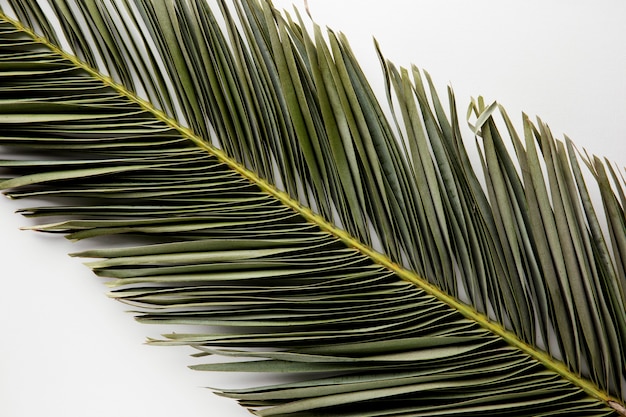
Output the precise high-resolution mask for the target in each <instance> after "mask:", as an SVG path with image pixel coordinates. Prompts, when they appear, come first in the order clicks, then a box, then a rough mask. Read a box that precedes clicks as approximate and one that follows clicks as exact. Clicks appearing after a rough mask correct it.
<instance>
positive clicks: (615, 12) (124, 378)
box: [0, 0, 626, 417]
mask: <svg viewBox="0 0 626 417" xmlns="http://www.w3.org/2000/svg"><path fill="white" fill-rule="evenodd" d="M274 4H275V5H276V6H278V7H289V8H291V4H292V2H291V1H289V0H281V1H278V0H275V1H274ZM296 5H297V6H298V7H301V6H302V0H298V1H297V2H296ZM309 6H310V10H311V12H312V14H313V17H314V18H315V20H316V21H317V22H318V23H320V24H322V25H327V26H329V27H331V28H333V29H335V30H338V31H343V32H345V33H346V34H347V35H348V38H349V39H350V40H351V42H352V45H353V48H354V49H355V50H356V52H357V55H358V56H359V58H360V59H362V61H363V62H364V63H366V64H365V67H366V71H367V73H368V74H369V75H370V76H371V79H372V80H374V81H373V82H374V83H377V84H379V86H381V84H380V83H378V80H379V79H380V78H379V71H378V62H377V58H376V56H375V54H374V51H373V47H372V41H371V39H372V36H375V37H376V38H377V39H378V40H379V42H380V44H381V46H382V49H383V51H384V52H385V54H386V56H387V57H388V58H391V59H392V60H393V61H395V62H396V63H398V64H400V65H409V64H410V63H415V64H416V65H418V66H419V67H421V68H425V69H427V70H428V71H429V72H430V73H431V75H432V76H433V78H434V80H435V82H436V83H437V84H438V85H440V86H441V91H442V92H443V91H444V88H445V87H446V85H447V84H451V85H452V86H453V87H454V88H455V91H456V94H457V100H458V102H459V105H460V107H461V109H460V114H464V113H465V108H466V106H467V103H468V101H469V97H470V96H478V95H484V96H486V98H487V100H488V101H491V100H496V99H497V100H498V101H499V102H500V103H502V104H503V105H505V106H506V108H507V110H508V111H509V114H511V115H514V116H515V117H516V118H518V119H519V114H520V113H521V111H522V110H523V111H526V112H527V113H529V114H531V115H540V116H541V117H542V119H543V120H544V121H546V122H548V123H549V124H550V126H551V127H552V129H553V131H554V132H555V133H556V134H559V135H560V134H561V133H566V134H567V135H568V136H570V137H571V138H572V139H573V140H574V142H575V143H577V144H578V145H579V146H582V147H586V148H587V149H588V150H589V151H590V152H592V153H597V154H599V155H601V156H608V157H609V158H610V159H611V160H613V161H616V162H617V163H618V164H619V165H620V166H622V167H623V166H625V165H626V141H625V134H626V127H624V121H625V120H626V82H625V81H624V75H625V74H626V49H625V45H626V24H624V22H625V21H626V3H624V2H623V1H618V0H614V1H608V0H596V1H594V2H591V1H571V0H570V1H565V0H558V1H557V0H550V1H546V0H542V1H539V0H532V1H529V0H526V1H515V2H514V1H508V0H507V1H496V0H491V1H487V0H473V1H467V0H432V1H430V0H429V1H426V0H385V1H380V0H376V1H374V0H309ZM379 91H382V90H379ZM24 204H26V205H29V204H33V203H32V202H29V203H21V202H20V203H16V202H12V201H8V200H6V199H0V262H1V265H2V266H1V267H2V269H1V275H0V277H1V281H0V282H1V285H2V287H1V289H0V331H1V335H0V415H1V416H6V417H31V416H38V415H47V416H67V417H74V416H81V417H82V416H88V417H90V416H151V417H160V416H168V417H171V416H177V417H181V416H189V417H192V416H193V417H195V416H203V417H206V416H226V417H231V416H232V417H237V416H247V415H249V414H248V412H246V411H245V410H243V409H241V408H239V406H237V405H236V404H235V403H234V402H232V401H230V400H226V399H221V398H219V397H217V396H214V395H212V394H211V393H210V392H209V391H208V390H206V389H203V388H201V387H205V386H216V385H218V386H219V385H220V384H221V385H224V384H226V385H228V384H229V383H230V382H229V381H230V380H232V377H231V376H228V375H226V376H224V375H220V374H206V373H201V372H194V371H191V370H188V369H187V368H186V366H187V365H189V364H190V363H192V362H191V359H190V358H189V357H188V356H187V354H188V353H191V351H189V350H187V349H185V348H181V349H175V348H158V347H150V346H146V345H143V344H142V342H143V341H144V340H145V337H146V336H157V335H158V333H159V329H154V328H152V327H149V326H145V325H140V324H137V323H136V322H134V321H133V320H132V318H131V316H130V315H129V314H127V313H125V307H124V306H123V305H122V304H119V303H116V302H114V301H112V300H110V299H108V298H107V297H106V296H105V293H106V288H105V287H104V286H103V285H102V282H101V281H100V280H99V279H98V278H96V277H94V276H93V275H91V273H90V272H89V271H88V270H87V268H86V267H84V266H83V265H82V264H81V261H80V260H78V259H74V258H69V257H68V256H67V255H66V254H67V253H69V252H73V251H77V250H79V249H80V247H77V246H76V245H75V244H71V243H69V242H67V241H65V240H64V239H62V238H59V237H58V236H42V235H40V234H37V233H33V232H26V231H19V230H18V228H19V227H21V226H27V225H28V224H29V222H28V220H25V219H23V218H21V217H19V216H17V215H14V214H12V211H14V210H15V209H17V208H18V207H20V206H21V205H24ZM162 331H166V330H162Z"/></svg>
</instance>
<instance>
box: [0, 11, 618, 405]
mask: <svg viewBox="0 0 626 417" xmlns="http://www.w3.org/2000/svg"><path fill="white" fill-rule="evenodd" d="M10 4H11V5H12V7H11V9H12V10H13V11H14V12H15V13H16V14H17V17H18V18H19V21H21V22H23V23H19V22H18V21H17V20H13V19H12V18H9V17H7V15H6V13H5V14H3V16H2V26H1V30H2V37H1V39H2V46H1V50H2V55H1V59H2V66H1V67H0V70H1V71H2V73H1V74H0V80H1V83H0V92H1V93H0V94H1V96H0V100H1V101H0V110H1V111H2V114H1V115H0V123H2V125H3V129H2V137H1V138H0V140H1V143H2V145H4V146H7V147H9V146H10V147H15V148H16V149H18V150H20V152H22V151H27V152H28V155H29V156H28V158H26V159H20V160H13V161H4V162H2V167H3V169H4V173H5V174H4V175H5V179H4V180H3V181H2V182H1V183H0V188H3V189H6V190H7V194H8V195H9V196H10V197H12V198H26V197H37V198H45V199H46V200H49V201H50V202H51V204H50V205H47V206H42V207H32V208H28V209H24V210H22V214H25V215H27V216H34V217H45V216H51V217H53V218H54V219H55V221H54V222H52V223H47V224H40V225H38V226H34V227H33V229H35V230H39V231H46V232H53V233H64V234H66V237H68V238H69V239H72V240H81V239H86V238H99V241H102V240H103V238H105V239H104V241H105V242H106V238H108V237H111V236H114V235H121V236H123V237H125V239H124V240H125V242H127V243H126V244H125V245H124V247H122V248H108V249H107V248H102V246H98V247H97V248H94V249H92V250H87V251H83V252H81V253H77V254H76V256H81V257H86V258H97V259H98V260H95V261H93V262H90V263H89V265H90V267H91V268H92V269H93V270H94V271H95V272H96V274H98V275H100V276H103V277H106V278H109V279H110V280H109V281H107V283H108V285H110V287H111V296H112V297H114V298H116V299H119V300H121V301H123V302H125V303H128V304H130V305H132V306H134V308H136V309H137V310H138V311H137V317H138V319H139V320H140V321H142V322H146V323H164V324H168V325H195V326H197V329H198V330H197V331H196V332H195V333H184V334H181V333H172V334H169V335H166V337H165V339H163V340H153V341H151V343H153V344H161V345H189V346H192V347H194V348H195V349H197V350H198V354H197V355H198V356H200V357H204V356H208V355H215V356H224V357H235V358H239V360H238V361H235V362H232V361H225V362H222V363H208V364H205V365H197V366H194V368H196V369H199V370H215V371H247V372H266V373H284V374H288V375H290V378H289V380H288V381H287V382H285V383H283V384H278V385H272V386H263V387H256V388H249V389H240V390H229V389H219V390H218V392H220V393H221V394H222V395H224V396H227V397H232V398H235V399H237V400H238V401H240V403H241V404H242V405H244V406H246V407H248V408H250V409H253V410H256V411H255V412H256V413H257V414H259V415H266V416H270V415H277V416H282V415H294V416H296V415H300V416H306V415H333V416H340V415H344V416H351V415H355V416H357V415H358V416H367V415H372V416H379V415H397V416H402V415H407V416H408V415H423V416H428V415H450V414H455V415H457V414H458V415H468V416H471V415H501V414H502V413H505V412H506V413H512V414H513V415H520V416H522V415H533V416H538V415H541V416H548V415H559V414H575V415H589V416H601V415H616V414H617V413H624V409H623V406H622V405H620V404H623V403H624V398H625V396H624V388H623V385H624V377H625V371H626V368H625V366H624V360H625V359H626V358H625V357H624V355H625V352H626V349H624V347H625V345H626V314H625V309H624V303H625V302H626V296H625V294H626V269H625V267H624V259H626V243H625V242H626V226H625V225H626V216H625V214H624V207H625V202H624V200H625V198H624V186H625V183H624V180H623V177H622V176H621V174H620V171H619V170H617V169H616V168H615V167H613V166H612V165H611V164H610V163H608V162H606V161H605V162H603V161H602V160H600V159H599V158H596V157H590V156H588V155H586V154H585V155H582V156H581V155H579V153H578V152H577V151H576V149H575V147H574V146H573V144H572V143H571V142H570V141H569V140H566V141H565V142H561V141H558V140H555V139H554V138H553V137H552V134H551V132H550V130H549V129H548V127H547V126H546V125H545V123H543V122H542V121H541V120H538V122H537V124H533V123H532V122H531V121H530V120H529V119H528V118H527V117H526V118H525V119H524V121H523V126H524V132H523V134H522V136H519V135H518V133H517V132H516V131H515V129H514V128H513V124H512V123H511V121H510V120H509V118H508V116H507V115H506V113H505V112H504V110H503V109H501V108H499V107H498V106H497V105H496V104H495V103H494V104H492V105H490V106H487V105H485V103H483V102H482V100H479V101H478V102H476V103H472V105H471V106H470V109H469V117H470V118H471V119H473V118H474V117H475V119H476V121H475V122H472V127H473V129H474V132H475V134H476V135H477V140H478V141H479V151H480V156H481V159H480V162H479V163H481V164H482V173H483V175H484V178H483V179H482V180H481V178H479V175H480V171H481V170H479V169H475V168H474V165H473V164H472V162H471V158H470V156H469V154H468V151H467V149H466V147H465V145H464V143H463V141H462V138H461V130H460V122H459V120H458V113H457V109H456V104H455V98H454V95H453V93H452V91H449V92H448V102H449V106H448V109H446V108H444V104H443V102H442V101H441V100H440V98H439V97H438V95H437V92H436V89H435V86H434V83H433V82H432V81H431V79H430V77H429V75H428V74H426V73H424V72H422V71H420V70H418V69H417V68H409V69H405V68H397V67H396V66H394V65H393V64H392V63H390V62H388V61H386V60H385V59H384V58H383V57H382V55H381V63H382V66H383V69H384V72H385V76H386V81H387V87H388V97H389V99H390V104H391V108H392V109H394V110H395V113H394V114H393V117H392V121H390V120H389V118H388V117H387V116H386V113H385V111H384V110H383V108H382V106H381V105H380V104H379V102H378V101H377V99H376V98H375V96H374V94H373V92H372V90H371V88H370V87H369V84H368V82H367V80H366V79H365V76H364V75H363V72H362V71H361V69H360V67H359V64H358V62H357V61H356V59H355V57H354V54H353V53H352V52H351V49H350V46H349V44H348V42H347V40H346V39H345V37H343V36H342V35H337V34H335V33H334V32H332V31H328V32H326V33H323V32H322V30H321V29H320V28H319V27H317V26H313V27H312V28H311V30H310V31H308V30H306V28H305V27H306V25H305V23H304V22H303V21H302V19H301V18H300V16H299V15H297V14H296V16H295V17H291V16H289V15H286V14H285V15H281V14H280V13H278V12H277V11H275V10H274V9H273V8H272V7H271V5H270V4H268V3H265V2H256V1H253V0H249V1H248V0H246V1H234V2H232V3H228V4H227V3H226V2H224V1H219V2H218V4H217V5H216V8H215V10H213V9H212V8H210V7H209V6H208V5H206V4H205V3H203V2H183V1H155V2H150V1H141V0H137V1H132V2H131V1H123V2H118V3H110V2H99V1H84V2H74V1H69V0H68V1H65V0H62V1H55V2H50V4H49V5H50V7H51V8H52V10H53V11H54V16H55V18H56V19H58V21H59V22H60V24H59V25H58V26H57V25H55V23H54V19H49V16H50V14H48V13H45V12H43V11H42V9H41V8H40V6H39V5H38V3H34V2H20V1H12V2H10ZM218 10H219V13H218V12H217V11H218ZM7 13H8V12H7ZM28 27H32V28H34V29H33V30H36V31H39V32H40V33H42V34H43V35H44V36H45V38H42V37H39V36H38V35H35V34H34V32H33V30H31V29H29V28H28ZM63 42H67V43H68V44H69V45H70V48H71V49H72V51H71V53H70V52H64V51H62V50H61V49H59V48H58V47H57V46H55V44H57V45H58V44H62V43H63ZM105 73H106V74H109V75H110V77H109V76H105V75H102V74H105ZM141 96H145V97H146V98H147V99H148V100H149V101H146V100H145V99H142V98H140V97H141ZM496 113H500V114H501V116H502V117H503V121H504V130H502V129H501V128H500V129H499V128H498V126H497V124H496V120H495V115H496ZM186 126H188V127H186ZM396 127H397V129H396ZM501 132H506V135H504V134H503V133H501ZM506 136H508V137H509V138H510V144H507V143H506ZM508 149H513V150H514V153H515V159H516V160H514V159H513V157H512V156H511V154H510V152H509V151H508ZM581 162H582V163H581ZM584 166H586V167H587V168H588V170H589V172H590V174H591V176H593V177H594V178H595V179H596V181H597V184H598V186H599V189H600V192H601V195H602V202H603V207H604V211H605V212H606V218H607V219H608V222H607V224H606V225H602V223H601V222H600V220H599V216H598V215H597V213H596V208H595V207H594V206H593V204H592V203H591V198H590V197H589V191H588V189H587V185H586V183H585V179H584V178H585V175H586V174H585V173H584V172H583V170H582V168H583V167H584ZM482 184H484V185H482ZM281 189H282V190H284V191H281ZM603 227H606V228H607V230H608V235H609V237H610V239H609V241H607V240H606V239H605V237H604V233H603V231H602V228H603ZM372 248H375V249H372Z"/></svg>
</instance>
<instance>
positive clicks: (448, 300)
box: [0, 10, 626, 416]
mask: <svg viewBox="0 0 626 417" xmlns="http://www.w3.org/2000/svg"><path fill="white" fill-rule="evenodd" d="M0 19H2V20H5V21H6V22H8V23H10V24H12V25H13V26H14V27H15V28H16V29H17V30H19V31H21V32H23V33H25V34H26V35H28V36H29V37H31V38H32V39H33V40H34V41H35V42H37V43H39V44H41V45H42V46H44V47H46V48H48V49H50V50H51V51H52V52H54V53H56V54H58V55H60V56H61V57H62V58H64V59H66V60H68V61H70V62H71V63H72V64H73V65H75V66H76V67H77V68H79V69H81V70H83V71H85V72H87V73H88V74H89V75H90V76H92V77H93V78H95V79H97V80H99V81H101V82H102V83H103V84H104V85H105V86H107V87H109V88H112V89H114V90H115V91H116V92H117V93H118V94H120V95H121V96H123V97H126V98H127V99H128V100H129V101H131V102H132V103H135V104H136V105H138V106H140V107H141V108H142V109H144V110H145V111H147V112H150V113H151V114H152V115H154V117H155V118H156V119H157V120H159V121H160V122H162V123H164V124H165V125H167V126H169V127H170V128H172V129H174V130H176V131H177V132H179V133H180V134H181V136H183V137H185V138H187V139H188V140H190V141H192V142H193V143H194V144H195V145H196V146H198V147H199V148H201V149H203V150H205V151H206V152H207V153H209V154H210V155H212V156H214V157H216V158H217V159H218V160H219V161H220V162H222V163H224V164H226V165H227V166H228V167H229V168H230V169H232V170H233V171H235V172H237V173H238V174H239V175H241V176H242V177H244V178H246V179H247V180H249V181H250V182H251V183H252V184H254V185H256V186H257V187H259V188H260V189H261V190H262V191H263V192H265V193H267V194H268V195H270V196H272V197H274V198H276V199H277V200H278V201H280V202H281V203H282V204H284V205H285V206H287V207H289V208H291V209H292V210H294V211H295V212H296V213H297V214H299V215H300V216H302V217H303V218H304V219H306V220H307V221H308V222H310V223H312V224H315V225H316V226H318V227H319V228H320V229H321V230H322V231H324V232H326V233H329V234H330V235H332V236H334V237H336V238H337V239H339V240H340V241H342V242H343V243H344V244H346V245H347V246H348V247H351V248H354V249H356V250H357V251H359V252H360V253H361V254H363V255H365V256H367V257H368V258H370V259H371V260H372V261H373V262H374V263H377V264H379V265H381V266H383V267H385V268H387V269H388V270H390V271H392V272H393V273H395V274H396V275H398V277H400V278H401V279H403V280H405V281H408V282H410V283H412V284H414V285H415V286H417V287H418V288H420V289H421V290H423V291H425V292H426V293H427V294H429V295H431V296H433V297H435V298H436V299H437V300H439V301H440V302H443V303H445V304H446V305H448V306H449V307H450V308H452V309H453V310H455V311H457V312H459V313H460V314H462V315H463V316H464V317H465V318H466V319H468V320H470V321H472V322H475V323H477V324H478V325H480V326H481V327H483V328H484V329H486V330H487V331H489V332H491V333H492V334H494V335H496V336H498V337H500V338H502V339H503V340H504V341H505V342H507V343H508V344H509V345H511V346H512V347H514V348H517V349H519V350H520V351H522V352H524V353H525V354H527V355H529V356H530V357H532V358H533V359H535V360H537V361H538V362H540V363H541V364H542V365H544V366H545V367H546V368H547V369H549V370H551V371H553V372H555V373H557V374H558V375H560V376H561V377H562V378H564V379H566V380H568V381H570V382H571V383H573V384H574V385H576V386H578V387H579V388H580V389H582V390H583V391H584V392H586V393H587V394H588V395H590V396H592V397H594V398H596V399H598V400H600V401H602V402H604V403H606V404H607V405H608V406H609V407H611V408H612V409H614V410H616V411H617V412H618V413H620V414H622V415H624V416H626V411H625V410H626V408H625V407H624V406H623V405H622V404H621V403H620V401H619V400H618V399H616V398H614V397H612V396H611V395H610V394H608V393H606V392H605V391H603V390H602V389H600V388H599V387H598V386H597V385H596V384H594V383H593V382H591V381H589V380H587V379H585V378H582V377H581V376H580V375H577V374H575V373H574V372H572V371H571V370H570V369H569V368H567V366H566V365H565V364H563V363H562V362H560V361H557V360H555V359H554V358H552V357H551V356H550V355H548V354H547V353H545V352H543V351H541V350H539V349H537V348H536V347H534V346H531V345H529V344H527V343H526V342H524V341H522V340H521V339H520V338H519V337H518V336H517V335H515V333H513V332H511V331H509V330H507V329H506V328H505V327H503V326H502V325H501V324H499V323H496V322H493V321H491V320H490V319H489V318H488V317H487V316H486V315H484V314H482V313H480V312H478V311H477V310H475V309H474V308H473V307H471V306H469V305H467V304H464V303H462V302H461V301H459V300H457V299H456V298H454V297H452V296H450V295H448V294H446V293H445V292H443V291H442V290H441V289H439V288H438V287H436V286H435V285H433V284H431V283H430V282H428V281H427V280H426V279H425V278H424V277H422V276H420V275H418V274H417V273H415V272H413V271H411V270H408V269H406V268H404V267H403V266H401V265H399V264H397V263H396V262H394V261H392V260H391V259H390V258H388V257H387V256H385V255H383V254H381V253H379V252H377V251H375V250H374V249H373V248H371V247H369V246H367V245H365V244H363V243H361V242H360V241H358V240H357V239H355V238H354V237H353V236H352V235H350V234H349V233H347V232H346V231H344V230H342V229H340V228H338V227H337V226H335V225H334V224H332V223H331V222H329V221H327V220H326V219H325V218H323V217H322V216H320V215H318V214H316V213H315V212H313V211H312V210H311V209H310V208H308V207H306V206H303V205H302V204H301V203H300V202H298V201H296V200H295V199H293V198H292V197H291V196H290V195H289V194H287V193H286V192H284V191H281V190H279V189H278V188H276V187H275V186H274V185H272V184H270V183H269V182H267V181H266V180H264V179H263V178H261V177H259V176H258V175H257V174H256V173H254V172H252V171H250V170H248V169H247V168H245V167H244V166H242V165H241V164H239V163H238V162H237V161H236V160H234V159H233V158H231V157H230V156H228V155H227V154H226V153H225V152H224V151H223V150H221V149H219V148H216V147H214V146H213V145H211V144H209V143H207V142H206V141H204V140H203V139H202V138H201V137H199V136H198V135H197V134H195V133H194V132H193V131H192V130H191V129H189V128H188V127H185V126H183V125H181V124H180V123H179V122H178V121H177V120H175V119H173V118H171V117H170V116H168V115H167V114H166V113H164V112H163V111H161V110H159V109H157V108H156V107H154V106H153V105H152V104H151V103H150V102H148V101H146V100H145V99H143V98H141V97H139V96H138V95H137V94H135V93H134V92H132V91H130V90H128V89H127V88H125V87H124V86H123V85H121V84H119V83H117V82H116V81H115V80H113V79H112V78H111V77H109V76H106V75H104V74H102V73H100V72H99V71H98V70H97V69H94V68H92V67H91V66H89V65H88V64H86V63H84V62H83V61H81V60H80V59H78V58H77V57H76V56H74V55H72V54H70V53H68V52H66V51H64V50H62V49H60V48H59V47H57V46H56V45H54V44H52V43H51V42H49V41H48V40H47V39H46V38H42V37H41V36H39V35H38V34H36V33H35V32H33V31H32V30H31V29H30V28H28V27H26V26H24V25H22V23H21V22H19V21H17V20H15V19H13V18H11V17H9V16H7V15H6V14H4V12H3V11H2V10H0Z"/></svg>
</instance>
